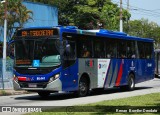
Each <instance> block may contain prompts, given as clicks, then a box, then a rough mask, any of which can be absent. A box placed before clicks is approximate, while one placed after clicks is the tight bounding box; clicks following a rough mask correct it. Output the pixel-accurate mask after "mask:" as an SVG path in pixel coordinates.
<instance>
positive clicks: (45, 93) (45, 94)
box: [38, 92, 50, 98]
mask: <svg viewBox="0 0 160 115" xmlns="http://www.w3.org/2000/svg"><path fill="white" fill-rule="evenodd" d="M38 95H39V96H41V97H43V98H45V97H48V96H49V95H50V92H38Z"/></svg>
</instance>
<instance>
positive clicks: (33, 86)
mask: <svg viewBox="0 0 160 115" xmlns="http://www.w3.org/2000/svg"><path fill="white" fill-rule="evenodd" d="M28 87H32V88H36V87H37V84H28Z"/></svg>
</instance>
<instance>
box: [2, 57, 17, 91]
mask: <svg viewBox="0 0 160 115" xmlns="http://www.w3.org/2000/svg"><path fill="white" fill-rule="evenodd" d="M3 61H5V60H3V59H0V89H3V88H4V89H13V81H12V80H13V63H14V62H13V60H12V59H6V71H5V73H4V76H3ZM2 77H3V78H2Z"/></svg>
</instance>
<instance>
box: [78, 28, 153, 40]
mask: <svg viewBox="0 0 160 115" xmlns="http://www.w3.org/2000/svg"><path fill="white" fill-rule="evenodd" d="M80 33H81V34H85V35H95V36H101V37H109V38H113V39H114V38H118V39H127V40H137V41H145V42H154V40H153V39H151V38H140V37H136V36H129V35H127V34H126V33H124V32H117V31H108V30H104V29H100V30H80Z"/></svg>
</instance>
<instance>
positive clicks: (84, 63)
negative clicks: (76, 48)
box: [78, 58, 98, 89]
mask: <svg viewBox="0 0 160 115" xmlns="http://www.w3.org/2000/svg"><path fill="white" fill-rule="evenodd" d="M97 67H98V64H97V59H92V58H79V70H78V71H79V79H80V78H81V77H82V76H83V75H86V74H87V75H88V77H89V79H90V88H91V89H93V88H97V81H98V77H97V74H98V70H97Z"/></svg>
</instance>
